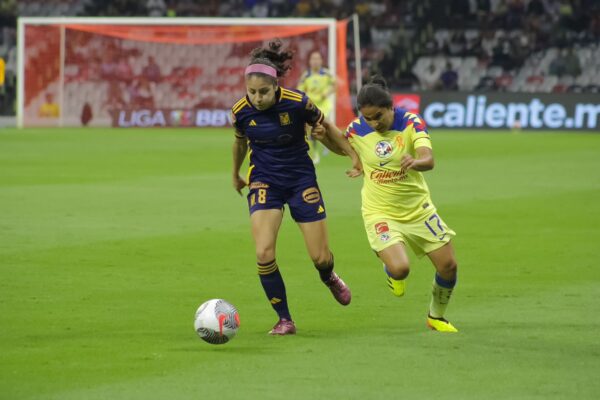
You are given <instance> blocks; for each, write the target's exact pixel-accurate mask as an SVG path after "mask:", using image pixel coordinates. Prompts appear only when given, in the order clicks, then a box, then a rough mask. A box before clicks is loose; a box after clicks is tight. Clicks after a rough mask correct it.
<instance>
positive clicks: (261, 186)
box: [249, 182, 269, 190]
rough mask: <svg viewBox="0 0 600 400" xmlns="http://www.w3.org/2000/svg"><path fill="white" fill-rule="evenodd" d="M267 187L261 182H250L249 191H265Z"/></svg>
mask: <svg viewBox="0 0 600 400" xmlns="http://www.w3.org/2000/svg"><path fill="white" fill-rule="evenodd" d="M268 187H269V185H268V184H266V183H263V182H252V183H251V184H250V187H249V189H251V190H252V189H266V188H268Z"/></svg>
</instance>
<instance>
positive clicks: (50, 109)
mask: <svg viewBox="0 0 600 400" xmlns="http://www.w3.org/2000/svg"><path fill="white" fill-rule="evenodd" d="M38 115H39V116H40V117H47V118H58V117H59V116H60V107H59V106H58V104H56V103H44V104H42V105H41V106H40V109H39V111H38Z"/></svg>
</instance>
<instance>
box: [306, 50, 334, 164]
mask: <svg viewBox="0 0 600 400" xmlns="http://www.w3.org/2000/svg"><path fill="white" fill-rule="evenodd" d="M308 67H309V68H308V70H307V71H306V72H304V73H303V74H302V76H301V77H300V83H299V84H298V89H299V90H301V91H303V92H304V93H306V95H307V96H308V98H309V99H310V100H311V101H312V102H313V103H314V104H315V106H317V108H318V109H319V110H321V112H322V113H323V115H324V116H325V118H329V116H330V114H331V110H333V97H332V94H333V92H334V91H335V77H334V76H333V75H331V73H330V72H329V70H328V69H327V68H324V67H323V56H321V53H319V52H318V51H313V52H312V53H310V56H309V58H308ZM309 138H310V139H311V140H310V144H311V158H312V160H313V163H314V164H318V163H319V161H320V160H321V155H320V151H319V146H318V141H316V140H315V139H314V138H313V137H312V136H310V135H309ZM327 151H328V150H327V149H326V148H325V149H324V150H323V154H327V153H326V152H327Z"/></svg>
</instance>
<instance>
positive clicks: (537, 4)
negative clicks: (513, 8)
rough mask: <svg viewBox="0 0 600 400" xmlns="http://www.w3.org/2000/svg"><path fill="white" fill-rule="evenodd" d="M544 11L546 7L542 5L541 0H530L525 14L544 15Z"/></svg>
mask: <svg viewBox="0 0 600 400" xmlns="http://www.w3.org/2000/svg"><path fill="white" fill-rule="evenodd" d="M545 13H546V7H545V6H544V2H543V1H542V0H530V1H529V4H528V5H527V14H528V15H537V16H540V15H544V14H545Z"/></svg>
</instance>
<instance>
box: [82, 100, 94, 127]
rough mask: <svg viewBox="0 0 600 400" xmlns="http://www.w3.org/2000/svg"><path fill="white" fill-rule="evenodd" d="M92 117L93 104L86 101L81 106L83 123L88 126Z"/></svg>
mask: <svg viewBox="0 0 600 400" xmlns="http://www.w3.org/2000/svg"><path fill="white" fill-rule="evenodd" d="M92 118H93V115H92V106H91V105H90V103H88V102H87V101H86V102H85V103H84V104H83V107H82V108H81V125H83V126H87V124H89V123H90V121H91V120H92Z"/></svg>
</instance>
